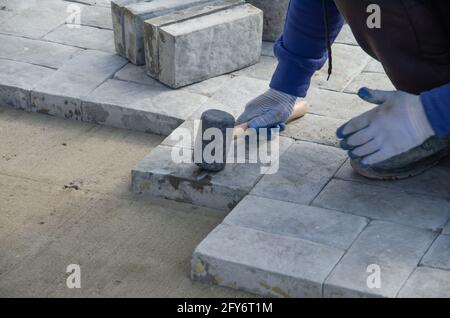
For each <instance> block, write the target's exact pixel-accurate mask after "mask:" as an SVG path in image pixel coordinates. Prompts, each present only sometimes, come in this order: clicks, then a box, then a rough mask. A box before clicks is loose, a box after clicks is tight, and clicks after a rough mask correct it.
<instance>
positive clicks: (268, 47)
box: [261, 41, 275, 57]
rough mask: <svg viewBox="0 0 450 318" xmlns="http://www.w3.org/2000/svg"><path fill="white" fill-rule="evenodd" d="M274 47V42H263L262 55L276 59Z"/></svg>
mask: <svg viewBox="0 0 450 318" xmlns="http://www.w3.org/2000/svg"><path fill="white" fill-rule="evenodd" d="M273 46H274V42H269V41H263V43H262V48H261V55H262V56H271V57H275V53H274V52H273Z"/></svg>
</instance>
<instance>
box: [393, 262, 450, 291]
mask: <svg viewBox="0 0 450 318" xmlns="http://www.w3.org/2000/svg"><path fill="white" fill-rule="evenodd" d="M449 286H450V272H449V271H443V270H439V269H434V268H429V267H418V268H417V269H416V270H415V271H414V273H413V274H412V275H411V277H410V278H409V279H408V281H407V282H406V284H405V286H404V287H403V288H402V290H401V291H400V293H399V294H398V297H400V298H449V297H450V288H449Z"/></svg>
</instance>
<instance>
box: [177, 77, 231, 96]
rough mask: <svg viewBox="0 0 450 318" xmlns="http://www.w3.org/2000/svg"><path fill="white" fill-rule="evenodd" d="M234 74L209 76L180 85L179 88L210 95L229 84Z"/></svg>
mask: <svg viewBox="0 0 450 318" xmlns="http://www.w3.org/2000/svg"><path fill="white" fill-rule="evenodd" d="M233 77H234V76H233V75H231V74H226V75H221V76H217V77H213V78H209V79H207V80H204V81H202V82H199V83H195V84H191V85H188V86H185V87H182V88H181V90H186V91H188V92H191V93H196V94H200V95H205V96H208V97H212V96H213V95H214V94H215V93H217V92H218V91H219V90H220V89H222V88H224V87H225V85H227V84H229V82H230V80H231V79H232V78H233Z"/></svg>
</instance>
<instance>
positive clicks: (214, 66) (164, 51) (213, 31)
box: [144, 0, 262, 88]
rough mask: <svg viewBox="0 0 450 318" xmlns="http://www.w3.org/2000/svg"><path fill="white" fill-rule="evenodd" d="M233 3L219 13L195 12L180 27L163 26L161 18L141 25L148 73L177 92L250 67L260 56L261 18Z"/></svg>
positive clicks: (176, 24) (246, 6)
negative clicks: (179, 89) (143, 26)
mask: <svg viewBox="0 0 450 318" xmlns="http://www.w3.org/2000/svg"><path fill="white" fill-rule="evenodd" d="M236 2H237V3H240V1H236V0H228V1H226V3H230V7H228V8H226V7H225V8H223V9H222V10H218V9H217V8H216V7H215V6H212V5H211V6H208V8H209V7H211V11H210V12H209V13H205V12H204V11H205V10H203V9H202V7H200V8H199V9H198V10H199V11H200V12H199V14H198V15H197V16H194V17H192V18H190V19H184V20H182V21H176V22H173V18H171V17H170V16H169V18H168V21H169V22H170V24H168V25H165V24H164V23H165V22H162V21H161V19H162V18H163V17H160V18H157V20H156V21H155V20H147V21H145V28H144V29H145V32H144V38H145V46H146V61H147V67H148V68H147V71H148V73H149V74H150V75H151V76H152V77H155V78H157V79H158V80H160V81H161V82H163V83H164V84H166V85H168V86H170V87H173V88H177V87H182V86H185V85H188V84H192V83H196V82H200V81H202V80H205V79H208V78H211V77H214V76H218V75H223V74H226V73H229V72H232V71H235V70H238V69H241V68H243V67H246V66H249V65H252V64H255V63H256V62H257V61H258V60H259V57H260V55H261V34H262V12H261V10H259V9H257V8H255V7H253V6H251V5H249V4H242V5H236ZM220 3H221V2H219V4H220ZM222 6H224V5H218V7H222ZM155 34H157V35H156V36H155ZM155 37H156V40H155V41H152V40H153V39H155ZM205 39H207V40H205ZM149 40H150V41H151V42H152V43H149ZM242 43H246V45H242ZM186 52H190V54H186Z"/></svg>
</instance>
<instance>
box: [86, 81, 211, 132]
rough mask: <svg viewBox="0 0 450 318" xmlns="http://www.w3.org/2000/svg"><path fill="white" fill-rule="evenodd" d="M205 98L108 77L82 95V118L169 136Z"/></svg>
mask: <svg viewBox="0 0 450 318" xmlns="http://www.w3.org/2000/svg"><path fill="white" fill-rule="evenodd" d="M205 100H206V97H204V96H201V95H197V94H192V93H189V92H181V91H173V90H170V89H168V88H165V87H162V86H157V85H155V86H147V85H141V84H136V83H130V82H125V81H118V80H108V81H106V82H105V83H103V84H102V85H101V86H99V87H98V88H97V89H95V90H94V91H93V92H92V93H91V94H89V96H87V97H85V98H83V119H84V120H85V121H93V122H96V123H98V124H103V125H107V126H113V127H118V128H125V129H132V130H137V131H144V132H151V133H155V134H160V135H168V134H170V133H171V132H172V131H173V130H174V129H175V128H177V127H178V126H179V125H180V124H182V123H183V121H184V120H185V119H186V118H187V117H188V116H189V115H191V113H192V112H193V111H194V110H195V109H197V108H198V107H199V105H201V104H202V103H203V102H204V101H205Z"/></svg>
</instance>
